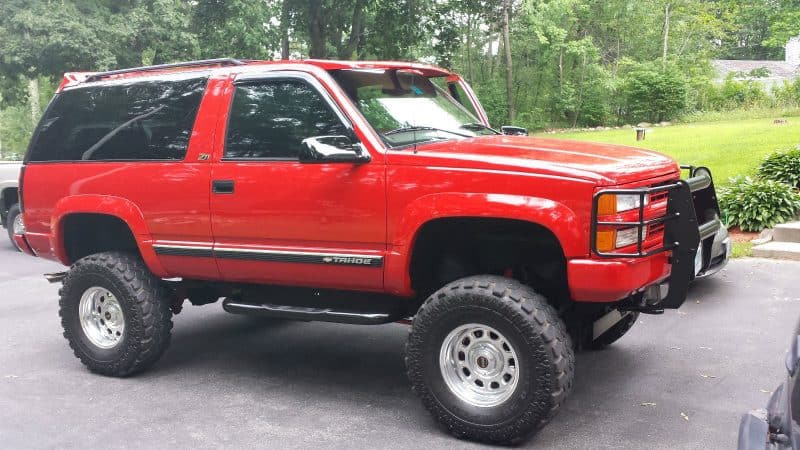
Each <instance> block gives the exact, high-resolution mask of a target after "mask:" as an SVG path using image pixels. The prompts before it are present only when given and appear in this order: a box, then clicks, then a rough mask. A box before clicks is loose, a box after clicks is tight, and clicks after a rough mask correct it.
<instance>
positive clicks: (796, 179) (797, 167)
mask: <svg viewBox="0 0 800 450" xmlns="http://www.w3.org/2000/svg"><path fill="white" fill-rule="evenodd" d="M758 174H759V175H760V176H761V177H762V178H765V179H768V180H774V181H780V182H783V183H787V184H790V185H792V186H794V187H796V188H800V145H795V146H794V148H790V149H788V150H783V151H777V152H775V153H772V154H770V155H767V157H766V158H764V161H762V162H761V165H760V166H759V167H758Z"/></svg>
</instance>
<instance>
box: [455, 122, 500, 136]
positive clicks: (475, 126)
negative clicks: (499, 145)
mask: <svg viewBox="0 0 800 450" xmlns="http://www.w3.org/2000/svg"><path fill="white" fill-rule="evenodd" d="M459 128H463V129H465V130H469V131H483V130H489V131H491V132H493V133H496V134H497V131H495V130H494V129H493V128H491V127H487V126H486V125H484V124H482V123H478V122H470V123H465V124H463V125H461V126H460V127H459Z"/></svg>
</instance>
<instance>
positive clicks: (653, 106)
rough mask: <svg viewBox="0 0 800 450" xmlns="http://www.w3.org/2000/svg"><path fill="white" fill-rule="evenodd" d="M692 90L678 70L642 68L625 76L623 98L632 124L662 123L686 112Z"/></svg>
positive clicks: (627, 115)
mask: <svg viewBox="0 0 800 450" xmlns="http://www.w3.org/2000/svg"><path fill="white" fill-rule="evenodd" d="M687 92H688V86H687V82H686V79H685V78H684V76H683V75H682V74H681V73H679V72H678V71H677V70H672V69H668V70H661V69H657V68H651V67H647V66H640V67H638V68H635V69H634V70H632V71H631V72H629V73H628V74H627V75H626V76H625V81H624V82H623V84H622V95H623V97H624V99H625V108H624V109H625V112H626V114H625V116H626V117H627V119H628V120H629V121H630V122H639V121H643V120H644V121H648V122H661V121H662V120H671V119H675V118H676V117H678V116H679V115H680V114H681V113H683V111H684V110H685V109H686V104H687Z"/></svg>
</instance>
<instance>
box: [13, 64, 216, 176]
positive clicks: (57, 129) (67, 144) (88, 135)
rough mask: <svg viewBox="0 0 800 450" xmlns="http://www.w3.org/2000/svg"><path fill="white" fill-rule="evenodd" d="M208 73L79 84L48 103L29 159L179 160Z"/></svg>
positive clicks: (184, 153)
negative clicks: (87, 84)
mask: <svg viewBox="0 0 800 450" xmlns="http://www.w3.org/2000/svg"><path fill="white" fill-rule="evenodd" d="M206 82H207V77H202V78H198V77H197V75H196V74H195V75H194V76H193V77H192V78H187V77H186V75H184V76H183V78H175V77H174V76H173V77H171V78H169V79H164V78H158V79H152V80H136V81H129V82H120V83H117V82H115V83H109V84H102V85H96V86H91V85H89V86H86V87H79V88H75V89H70V90H66V91H64V92H62V93H60V94H58V95H57V96H56V97H55V98H54V99H53V101H52V103H51V104H50V106H49V107H48V108H47V111H46V112H45V115H44V117H42V120H41V121H40V123H39V127H38V129H37V131H36V134H35V136H34V142H33V143H32V145H31V148H30V150H29V152H28V157H27V160H28V161H115V160H117V161H118V160H180V159H183V157H184V156H185V155H186V148H187V146H188V144H189V136H190V135H191V133H192V127H193V126H194V120H195V117H196V116H197V109H198V108H199V106H200V100H201V98H202V96H203V91H204V89H205V86H206Z"/></svg>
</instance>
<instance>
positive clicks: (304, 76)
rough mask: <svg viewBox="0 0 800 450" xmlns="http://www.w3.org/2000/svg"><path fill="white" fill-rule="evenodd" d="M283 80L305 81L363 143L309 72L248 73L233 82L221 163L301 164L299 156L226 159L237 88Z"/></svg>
mask: <svg viewBox="0 0 800 450" xmlns="http://www.w3.org/2000/svg"><path fill="white" fill-rule="evenodd" d="M281 80H289V81H297V80H300V81H304V82H306V84H308V85H309V87H311V89H313V90H314V91H316V92H317V94H319V95H320V97H322V101H324V102H325V103H326V104H327V105H328V107H329V108H330V109H331V111H333V113H334V114H335V115H336V116H337V117H338V118H339V121H340V122H341V123H342V125H343V126H344V127H345V129H347V131H348V133H349V134H350V136H348V137H350V138H352V139H355V140H357V141H359V142H361V140H360V139H358V136H357V135H356V133H355V127H354V126H353V122H352V121H351V120H350V118H348V117H347V115H346V114H345V113H344V112H343V111H342V109H341V108H340V107H339V104H338V103H336V101H335V100H334V99H333V97H331V95H330V93H329V92H328V90H327V89H325V87H324V86H323V85H322V83H320V81H319V80H318V79H317V78H316V77H315V76H313V75H311V74H310V73H308V72H301V71H295V70H275V71H272V72H268V73H247V74H240V75H238V76H237V77H236V79H234V80H233V86H234V89H233V92H232V93H231V98H230V101H229V104H228V117H227V119H226V121H225V140H224V141H223V146H222V155H221V157H220V162H233V163H243V162H253V163H258V162H288V163H295V162H299V161H300V158H299V156H298V157H296V158H291V157H257V158H247V157H226V156H225V150H227V148H228V133H229V132H230V123H231V117H232V116H233V114H231V112H232V111H233V100H234V97H236V89H235V88H236V86H237V85H248V84H261V83H263V82H266V81H281ZM362 145H363V144H362Z"/></svg>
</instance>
